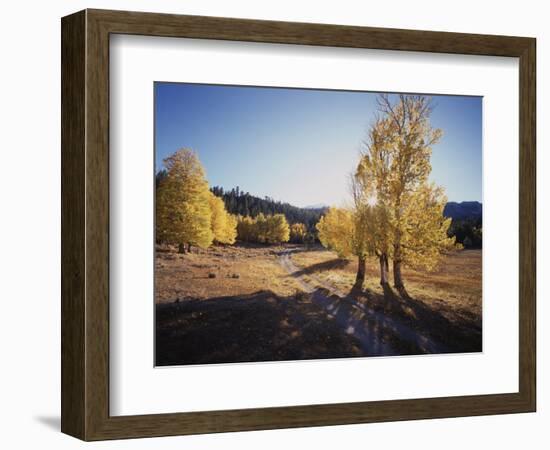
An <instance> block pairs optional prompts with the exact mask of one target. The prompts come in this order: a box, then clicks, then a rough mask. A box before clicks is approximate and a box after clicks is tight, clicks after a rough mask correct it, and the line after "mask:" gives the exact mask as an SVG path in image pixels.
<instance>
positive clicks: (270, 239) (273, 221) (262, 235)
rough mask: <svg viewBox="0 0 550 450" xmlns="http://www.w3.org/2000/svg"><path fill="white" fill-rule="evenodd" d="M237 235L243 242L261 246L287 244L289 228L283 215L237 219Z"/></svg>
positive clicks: (262, 215) (259, 215)
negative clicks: (255, 243) (256, 243)
mask: <svg viewBox="0 0 550 450" xmlns="http://www.w3.org/2000/svg"><path fill="white" fill-rule="evenodd" d="M237 235H238V238H239V240H241V241H245V242H258V243H261V244H280V243H282V242H288V240H289V238H290V227H289V225H288V222H287V220H286V217H285V216H284V214H273V215H264V214H262V213H260V214H258V215H257V216H256V217H249V216H244V217H242V216H241V217H239V218H238V221H237Z"/></svg>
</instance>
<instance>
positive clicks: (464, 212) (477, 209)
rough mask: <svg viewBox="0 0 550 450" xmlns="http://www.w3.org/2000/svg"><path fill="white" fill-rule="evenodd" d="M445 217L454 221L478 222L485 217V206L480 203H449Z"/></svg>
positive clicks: (445, 209) (444, 213) (446, 206)
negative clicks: (469, 220)
mask: <svg viewBox="0 0 550 450" xmlns="http://www.w3.org/2000/svg"><path fill="white" fill-rule="evenodd" d="M443 215H444V216H445V217H450V218H452V219H453V220H467V219H471V220H477V219H481V217H482V215H483V206H482V204H481V203H480V202H475V201H474V202H460V203H458V202H448V203H447V204H446V205H445V208H444V210H443Z"/></svg>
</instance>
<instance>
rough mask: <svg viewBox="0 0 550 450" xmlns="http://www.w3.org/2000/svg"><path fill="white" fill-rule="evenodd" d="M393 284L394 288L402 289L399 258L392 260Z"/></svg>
mask: <svg viewBox="0 0 550 450" xmlns="http://www.w3.org/2000/svg"><path fill="white" fill-rule="evenodd" d="M393 285H394V287H395V288H396V289H403V288H404V287H405V285H404V284H403V275H402V274H401V260H400V259H394V260H393Z"/></svg>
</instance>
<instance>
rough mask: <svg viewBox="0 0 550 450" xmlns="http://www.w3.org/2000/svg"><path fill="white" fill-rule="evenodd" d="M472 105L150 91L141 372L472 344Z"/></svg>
mask: <svg viewBox="0 0 550 450" xmlns="http://www.w3.org/2000/svg"><path fill="white" fill-rule="evenodd" d="M482 128H483V97H481V96H462V95H444V94H437V93H400V92H374V91H350V90H332V89H315V88H303V87H270V86H234V85H214V84H197V83H180V82H168V81H166V82H165V81H162V82H160V81H157V82H155V83H154V135H155V137H154V158H155V168H154V174H151V175H152V177H154V181H152V182H154V185H155V200H154V212H155V217H154V230H155V237H154V243H151V245H154V249H155V258H154V303H155V304H154V317H155V319H154V320H155V336H154V339H155V343H154V348H155V355H154V360H155V361H154V363H155V366H156V367H160V366H185V365H197V364H201V365H202V364H220V363H225V364H227V363H250V362H267V361H298V360H323V359H334V358H367V357H380V356H385V357H395V356H411V355H415V356H418V355H427V354H430V355H434V354H463V353H476V352H482V351H483V346H482V312H483V311H482V303H483V302H482V299H483V296H482V248H483V233H482V230H483V221H482V216H483V214H482V212H483V208H482V205H483V186H482V181H483V149H482V140H483V136H482Z"/></svg>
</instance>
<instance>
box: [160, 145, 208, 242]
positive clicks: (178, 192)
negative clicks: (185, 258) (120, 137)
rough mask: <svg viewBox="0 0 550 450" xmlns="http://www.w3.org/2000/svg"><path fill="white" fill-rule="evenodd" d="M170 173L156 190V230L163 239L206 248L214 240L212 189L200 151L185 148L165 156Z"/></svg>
mask: <svg viewBox="0 0 550 450" xmlns="http://www.w3.org/2000/svg"><path fill="white" fill-rule="evenodd" d="M163 162H164V168H165V169H166V175H165V176H164V177H163V178H162V180H161V181H160V182H159V185H158V187H157V190H156V208H155V209H156V210H155V214H156V232H157V239H158V240H159V241H162V242H167V243H171V244H177V245H179V248H180V251H181V252H185V248H186V246H187V249H190V248H191V246H192V245H196V246H199V247H202V248H206V247H208V246H209V245H210V244H211V243H212V237H213V236H212V228H211V217H212V213H211V210H210V204H209V195H210V191H209V190H208V182H207V181H206V178H205V174H204V169H203V167H202V165H201V163H200V161H199V158H198V157H197V155H196V154H195V153H194V152H193V151H191V150H189V149H181V150H178V151H177V152H175V153H174V154H172V155H171V156H169V157H168V158H166V159H164V161H163Z"/></svg>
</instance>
